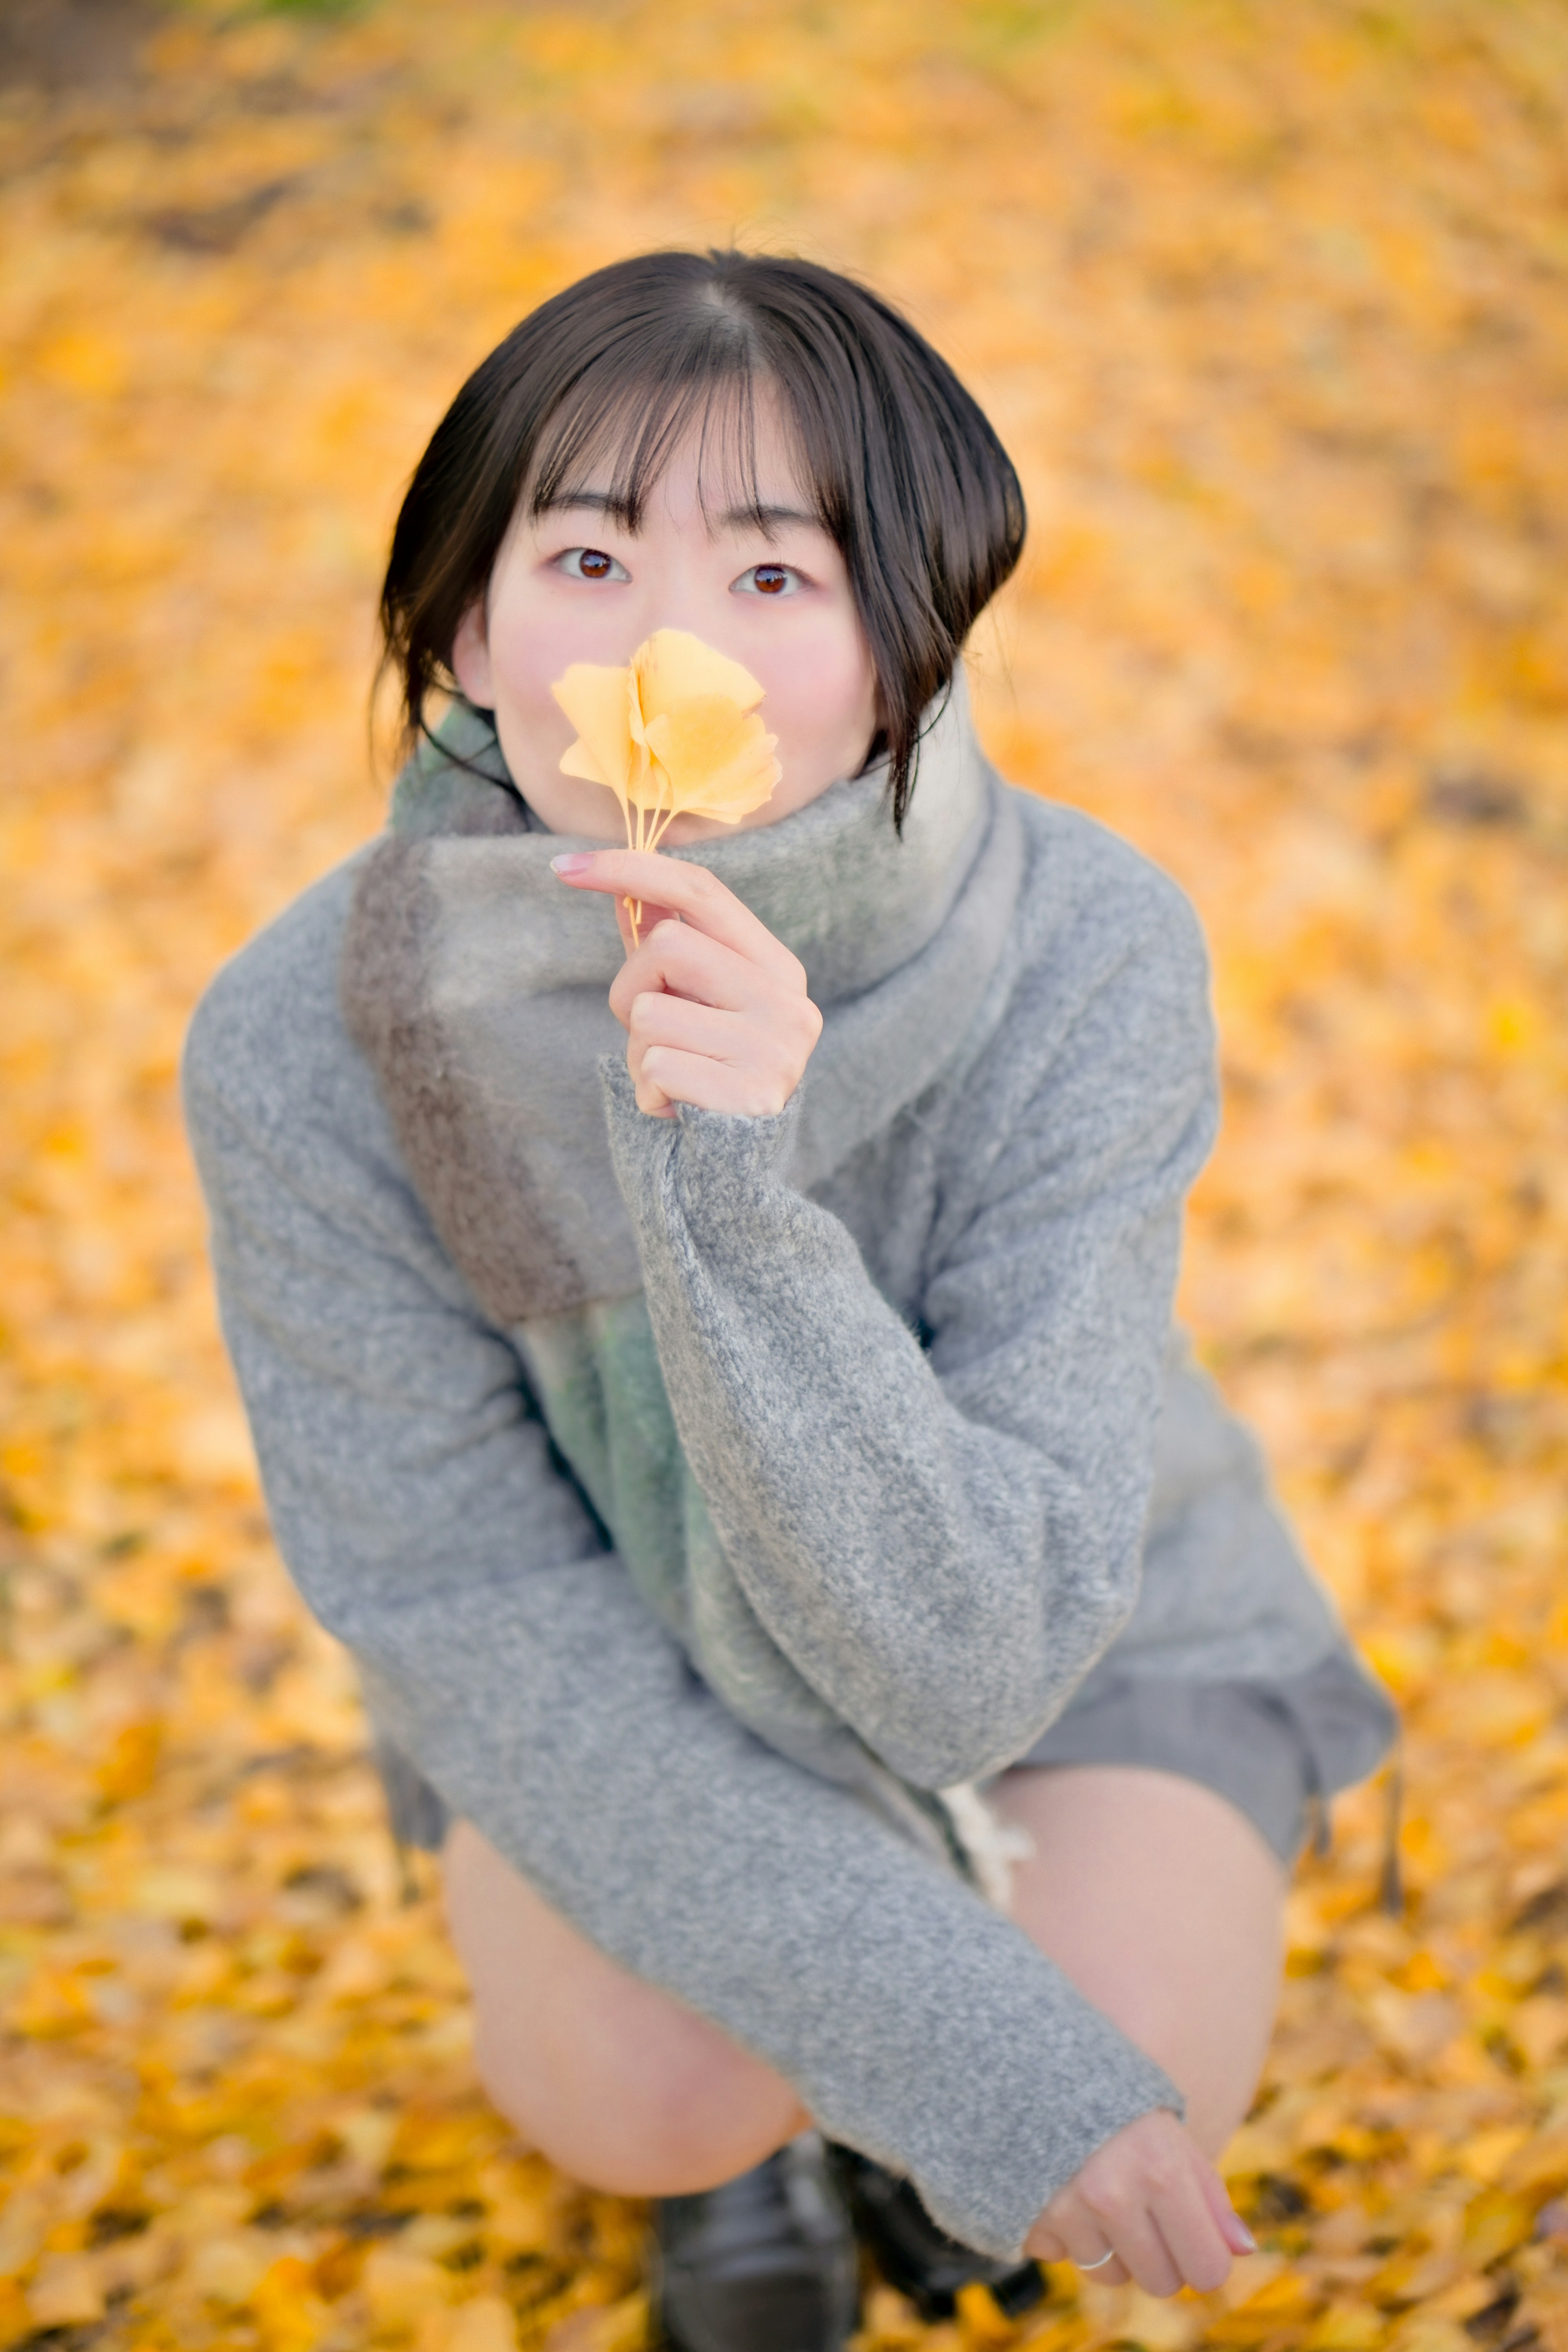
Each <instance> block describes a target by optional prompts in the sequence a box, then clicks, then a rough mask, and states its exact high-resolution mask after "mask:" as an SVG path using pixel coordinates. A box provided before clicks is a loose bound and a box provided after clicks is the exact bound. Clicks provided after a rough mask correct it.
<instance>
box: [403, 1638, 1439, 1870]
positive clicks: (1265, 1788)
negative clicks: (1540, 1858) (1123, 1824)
mask: <svg viewBox="0 0 1568 2352" xmlns="http://www.w3.org/2000/svg"><path fill="white" fill-rule="evenodd" d="M1398 1728H1399V1726H1398V1717H1396V1714H1395V1711H1394V1707H1393V1706H1392V1704H1391V1702H1390V1700H1389V1698H1388V1696H1387V1694H1386V1693H1385V1691H1384V1690H1383V1689H1382V1688H1381V1686H1380V1685H1378V1684H1376V1683H1375V1682H1374V1681H1373V1679H1372V1677H1371V1676H1370V1675H1368V1674H1367V1673H1366V1671H1365V1669H1364V1667H1363V1666H1361V1665H1360V1664H1358V1663H1357V1660H1356V1658H1355V1655H1354V1652H1353V1651H1352V1650H1351V1649H1350V1647H1349V1645H1348V1644H1346V1645H1344V1646H1343V1647H1342V1648H1338V1649H1334V1650H1331V1651H1330V1652H1329V1654H1328V1655H1327V1656H1326V1657H1325V1658H1322V1659H1320V1660H1319V1661H1318V1663H1317V1664H1315V1665H1313V1666H1310V1667H1309V1668H1307V1670H1306V1671H1305V1672H1304V1673H1302V1674H1299V1675H1281V1676H1279V1677H1278V1678H1277V1679H1275V1680H1273V1681H1268V1680H1263V1679H1260V1680H1258V1681H1255V1682H1209V1683H1203V1682H1182V1681H1177V1680H1176V1678H1175V1677H1174V1676H1172V1675H1128V1674H1117V1673H1107V1672H1106V1670H1105V1668H1104V1666H1103V1665H1102V1666H1101V1668H1100V1669H1099V1670H1098V1671H1097V1672H1096V1673H1095V1674H1094V1675H1093V1676H1092V1678H1091V1681H1090V1683H1089V1684H1087V1685H1085V1687H1084V1688H1083V1689H1082V1691H1081V1692H1080V1693H1079V1694H1078V1696H1076V1697H1075V1698H1073V1699H1071V1701H1070V1702H1069V1704H1068V1706H1067V1707H1066V1709H1065V1710H1064V1711H1063V1713H1062V1714H1061V1715H1060V1716H1059V1717H1057V1719H1056V1721H1055V1722H1054V1723H1053V1724H1052V1725H1051V1728H1050V1730H1049V1731H1047V1732H1044V1733H1042V1734H1041V1736H1040V1738H1039V1739H1037V1740H1036V1741H1035V1743H1034V1746H1033V1747H1032V1748H1030V1750H1029V1752H1028V1754H1027V1755H1025V1756H1020V1757H1019V1761H1018V1764H1017V1765H1016V1766H1015V1767H1014V1768H1013V1769H1015V1770H1018V1769H1022V1768H1023V1767H1025V1766H1030V1767H1038V1768H1040V1769H1049V1768H1050V1767H1051V1766H1053V1765H1064V1764H1139V1765H1143V1766H1145V1768H1147V1769H1150V1770H1153V1771H1156V1772H1174V1773H1176V1775H1177V1776H1178V1777H1179V1778H1180V1779H1182V1780H1196V1781H1197V1782H1198V1783H1199V1784H1200V1785H1201V1786H1202V1787H1204V1788H1206V1789H1213V1790H1215V1791H1216V1793H1217V1794H1218V1795H1219V1796H1221V1797H1224V1798H1226V1799H1228V1801H1229V1802H1230V1803H1231V1804H1233V1805H1234V1806H1235V1807H1236V1808H1237V1810H1238V1811H1239V1812H1242V1813H1244V1814H1245V1815H1246V1817H1247V1819H1248V1820H1249V1822H1252V1823H1253V1825H1254V1826H1255V1827H1256V1828H1257V1829H1258V1830H1259V1831H1260V1832H1261V1834H1262V1835H1263V1837H1264V1838H1266V1839H1267V1841H1268V1843H1270V1845H1271V1846H1272V1847H1273V1849H1274V1852H1275V1853H1277V1854H1278V1855H1279V1857H1280V1859H1281V1862H1282V1863H1283V1864H1285V1865H1286V1867H1287V1868H1289V1867H1290V1865H1291V1864H1293V1863H1294V1862H1295V1860H1296V1858H1297V1856H1298V1855H1299V1853H1301V1847H1302V1846H1303V1844H1304V1843H1306V1840H1307V1838H1308V1836H1309V1835H1312V1836H1313V1837H1315V1839H1316V1842H1317V1843H1318V1845H1319V1846H1320V1848H1321V1847H1322V1846H1323V1845H1325V1844H1326V1843H1327V1835H1328V1801H1329V1799H1330V1798H1331V1797H1332V1796H1333V1795H1334V1794H1335V1792H1336V1791H1337V1790H1341V1789H1348V1788H1350V1787H1351V1786H1352V1785H1353V1784H1354V1782H1355V1781H1357V1780H1364V1779H1365V1778H1366V1776H1367V1774H1368V1773H1369V1772H1372V1771H1374V1770H1375V1769H1376V1768H1377V1766H1378V1765H1379V1764H1380V1763H1381V1762H1382V1761H1383V1759H1384V1758H1385V1756H1386V1755H1387V1754H1388V1752H1389V1750H1390V1748H1392V1747H1393V1744H1394V1742H1395V1740H1396V1738H1397V1736H1398ZM372 1732H373V1737H374V1754H375V1759H376V1763H377V1766H378V1767H379V1769H380V1771H381V1775H382V1782H383V1784H384V1786H385V1789H386V1795H387V1810H388V1812H389V1814H390V1816H391V1823H392V1836H393V1839H394V1840H395V1841H396V1843H397V1844H398V1845H399V1846H400V1847H407V1846H418V1847H422V1848H423V1849H424V1850H425V1851H426V1852H428V1853H434V1852H436V1851H438V1850H439V1848H440V1846H441V1843H442V1840H443V1839H444V1836H445V1834H446V1827H447V1823H448V1822H449V1820H450V1819H451V1815H450V1813H449V1811H448V1809H447V1807H446V1805H445V1804H444V1802H443V1801H442V1799H441V1797H440V1796H439V1795H438V1794H437V1793H436V1791H435V1790H434V1789H433V1788H432V1787H431V1785H430V1783H429V1781H428V1780H424V1779H423V1777H422V1776H421V1774H420V1773H419V1772H418V1771H417V1770H416V1769H415V1768H414V1766H413V1764H412V1763H411V1762H410V1761H409V1759H408V1758H407V1757H406V1756H405V1755H404V1754H403V1753H402V1749H401V1748H397V1747H395V1746H394V1745H393V1743H392V1741H391V1740H389V1739H388V1738H385V1737H384V1735H382V1733H381V1732H380V1731H379V1730H375V1728H374V1726H373V1722H372Z"/></svg>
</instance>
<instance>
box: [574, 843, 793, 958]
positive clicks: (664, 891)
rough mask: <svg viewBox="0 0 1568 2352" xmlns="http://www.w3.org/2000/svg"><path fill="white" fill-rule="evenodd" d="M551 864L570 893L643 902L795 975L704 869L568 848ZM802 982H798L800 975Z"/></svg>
mask: <svg viewBox="0 0 1568 2352" xmlns="http://www.w3.org/2000/svg"><path fill="white" fill-rule="evenodd" d="M550 864H551V866H552V868H553V870H554V871H555V873H556V874H557V875H559V877H560V879H561V880H562V881H563V882H564V883H566V884H567V885H568V887H570V888H571V889H574V890H613V891H618V892H620V893H621V894H622V896H623V897H625V898H642V899H643V900H644V901H645V902H646V903H648V904H650V905H657V906H659V907H662V908H665V909H666V910H667V911H669V912H670V913H673V914H677V915H679V916H680V918H681V919H682V921H683V922H686V923H690V924H692V925H693V926H694V927H695V929H697V930H699V931H703V932H706V935H707V937H708V938H709V939H714V940H722V941H723V942H724V944H725V946H726V947H729V948H733V949H734V950H735V951H736V953H737V955H742V956H745V957H747V959H748V960H749V961H751V962H753V963H759V964H761V965H763V966H764V967H765V968H766V969H769V970H772V971H779V972H783V971H791V972H800V962H799V960H798V959H797V958H796V957H794V956H792V955H791V954H790V952H789V949H788V948H787V947H786V946H785V945H784V943H783V941H782V940H776V939H775V938H774V936H773V934H772V932H771V931H770V930H769V929H768V926H767V924H766V923H763V922H759V921H758V918H757V917H756V916H755V915H754V914H753V913H752V911H751V909H750V908H749V907H747V906H746V905H744V904H743V903H742V901H741V900H740V899H738V898H737V897H736V895H735V893H734V891H733V890H729V889H727V888H726V887H725V885H724V884H723V883H722V882H721V881H720V880H719V878H718V877H717V876H716V874H710V873H709V872H708V870H707V867H706V866H688V865H686V864H685V863H683V861H682V860H681V859H679V858H675V857H666V856H663V855H661V854H660V853H659V852H658V851H655V850H647V849H587V850H570V851H567V852H564V853H563V854H562V855H561V856H559V857H555V858H552V859H551V860H550ZM801 978H802V982H803V981H804V974H803V973H802V974H801Z"/></svg>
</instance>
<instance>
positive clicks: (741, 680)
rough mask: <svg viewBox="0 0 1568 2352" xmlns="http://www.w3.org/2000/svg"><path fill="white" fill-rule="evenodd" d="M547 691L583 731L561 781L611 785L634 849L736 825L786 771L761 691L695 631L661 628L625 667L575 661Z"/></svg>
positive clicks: (635, 914)
mask: <svg viewBox="0 0 1568 2352" xmlns="http://www.w3.org/2000/svg"><path fill="white" fill-rule="evenodd" d="M550 692H551V693H552V694H553V695H554V697H555V698H556V700H557V701H558V702H559V705H560V707H561V709H563V710H564V711H565V713H566V715H567V717H568V718H569V719H570V720H571V722H572V724H573V726H574V727H575V728H576V729H577V740H576V741H575V742H574V743H572V744H570V746H569V747H568V749H567V750H566V751H565V752H563V753H562V755H561V762H560V767H561V773H562V774H563V775H567V776H580V777H582V778H584V779H585V780H586V782H589V783H592V784H605V785H608V787H609V789H610V790H611V791H612V793H614V794H615V797H616V799H617V800H618V801H619V802H620V803H621V810H622V815H623V816H624V818H625V820H626V841H627V845H628V846H629V847H630V848H632V849H656V848H657V847H658V845H659V841H660V838H661V836H662V835H664V833H666V832H667V831H668V829H669V827H670V825H671V824H673V823H674V819H675V818H676V817H678V816H684V815H688V814H689V815H692V816H702V817H706V818H708V819H710V820H712V821H713V822H715V823H716V824H739V823H740V821H741V819H742V818H743V817H746V816H749V815H750V814H751V812H752V810H753V809H758V808H760V807H761V806H762V803H763V802H764V801H766V800H767V799H768V797H769V795H770V794H771V793H772V791H773V788H774V786H775V785H776V784H777V783H778V782H779V776H780V775H781V774H782V772H783V771H782V769H781V768H780V766H779V761H778V759H777V758H776V757H775V751H776V747H777V744H778V738H777V736H774V735H769V734H768V731H767V730H766V729H765V728H764V726H763V724H762V721H761V719H758V718H757V717H756V716H755V710H756V706H757V704H758V703H759V702H760V701H761V699H762V695H763V689H762V688H761V686H760V685H759V684H758V681H757V679H756V678H754V677H752V675H751V672H750V671H749V670H748V669H746V668H744V667H742V666H741V664H740V663H739V662H737V661H731V660H730V658H729V656H727V654H721V653H716V651H715V650H714V648H713V646H706V645H704V643H703V641H702V639H701V638H700V637H695V636H693V635H692V634H691V632H690V630H689V629H655V630H654V632H653V635H652V636H651V637H645V638H644V639H643V643H642V644H641V645H640V646H638V647H637V650H636V652H635V653H634V654H633V655H632V658H631V660H630V662H629V663H628V664H627V666H626V667H625V668H624V669H607V668H605V667H601V665H599V664H596V663H593V662H573V663H572V664H571V666H570V668H569V669H568V670H567V671H566V672H565V674H564V675H563V676H562V677H559V678H557V680H556V682H555V684H554V685H553V686H552V687H551V688H550ZM633 810H635V812H636V814H635V816H633V814H632V812H633ZM628 904H629V905H630V904H631V902H630V901H628ZM640 914H641V909H640V908H633V909H632V937H633V939H635V937H636V934H637V924H638V921H639V919H640Z"/></svg>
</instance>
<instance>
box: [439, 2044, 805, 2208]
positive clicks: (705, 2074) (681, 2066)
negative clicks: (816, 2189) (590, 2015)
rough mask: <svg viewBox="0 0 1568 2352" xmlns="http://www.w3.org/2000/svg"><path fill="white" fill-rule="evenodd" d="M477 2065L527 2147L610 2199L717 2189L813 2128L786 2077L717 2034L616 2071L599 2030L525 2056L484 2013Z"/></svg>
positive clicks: (644, 2053)
mask: <svg viewBox="0 0 1568 2352" xmlns="http://www.w3.org/2000/svg"><path fill="white" fill-rule="evenodd" d="M692 2023H694V2024H695V2025H697V2026H701V2025H702V2024H703V2021H702V2020H700V2019H694V2020H692ZM475 2063H476V2070H477V2072H478V2075H479V2079H480V2082H481V2084H483V2086H484V2089H485V2092H486V2096H487V2097H488V2098H489V2099H490V2101H491V2102H492V2104H493V2105H495V2106H497V2108H498V2109H499V2110H500V2112H501V2113H502V2114H503V2115H504V2116H506V2117H507V2120H508V2121H509V2122H510V2123H513V2124H515V2125H516V2126H517V2129H518V2130H519V2131H520V2132H521V2133H522V2134H523V2135H524V2137H527V2138H528V2140H529V2141H531V2142H532V2144H533V2145H534V2146H535V2147H538V2148H539V2149H540V2150H541V2151H542V2152H543V2153H544V2154H545V2155H546V2156H548V2157H549V2158H550V2159H551V2161H552V2162H553V2163H556V2164H559V2166H560V2168H561V2169H562V2170H563V2171H564V2172H568V2173H570V2175H571V2177H572V2178H573V2179H576V2180H581V2181H583V2182H585V2183H586V2184H587V2185H588V2186H589V2187H590V2188H593V2189H604V2190H606V2191H608V2192H610V2193H612V2194H613V2195H615V2196H621V2197H674V2196H685V2195H689V2194H690V2193H692V2192H693V2191H695V2190H696V2189H711V2188H713V2187H715V2186H716V2183H717V2182H719V2181H721V2180H728V2179H733V2178H734V2176H735V2175H736V2174H737V2173H739V2172H745V2171H747V2170H748V2169H749V2168H750V2167H751V2166H752V2165H754V2164H759V2163H760V2162H761V2160H762V2158H764V2157H765V2156H768V2155H770V2154H771V2153H772V2151H773V2150H774V2149H775V2148H776V2147H780V2146H782V2144H783V2142H784V2141H785V2140H787V2139H789V2138H790V2137H792V2135H793V2134H794V2133H795V2132H797V2131H799V2130H800V2129H801V2127H802V2126H803V2125H804V2123H805V2121H806V2117H805V2116H804V2114H803V2112H802V2110H801V2108H800V2102H799V2100H798V2099H797V2098H796V2095H795V2094H794V2092H793V2091H792V2090H791V2089H790V2087H789V2084H787V2083H785V2082H784V2081H783V2080H782V2078H781V2077H780V2076H779V2075H777V2074H773V2073H772V2072H771V2070H770V2069H769V2068H768V2067H766V2066H764V2065H762V2064H761V2063H759V2062H758V2060H756V2059H753V2058H751V2057H750V2056H749V2055H748V2054H747V2053H746V2052H745V2051H743V2050H741V2049H739V2048H738V2047H737V2045H736V2044H734V2043H731V2042H727V2041H726V2040H724V2039H723V2038H721V2037H720V2036H719V2035H718V2034H717V2033H716V2032H715V2033H713V2034H712V2036H711V2040H707V2041H705V2040H703V2039H701V2038H698V2037H694V2036H690V2035H687V2034H685V2033H683V2032H676V2033H674V2035H672V2036H671V2037H670V2038H669V2039H668V2040H667V2041H665V2040H664V2039H662V2038H653V2039H649V2040H646V2041H644V2042H642V2043H641V2045H640V2046H639V2047H637V2048H636V2049H635V2050H634V2051H630V2050H626V2051H623V2052H622V2056H621V2059H620V2062H619V2063H617V2062H616V2059H615V2056H614V2053H613V2052H612V2051H611V2050H610V2049H608V2048H607V2047H606V2041H605V2037H604V2036H603V2034H602V2033H601V2032H596V2033H594V2034H593V2035H591V2036H590V2037H585V2038H582V2039H579V2038H578V2037H576V2036H574V2035H571V2034H570V2033H558V2034H557V2035H556V2036H555V2037H554V2038H553V2039H552V2042H551V2046H549V2048H548V2049H547V2050H543V2051H541V2050H539V2049H538V2048H533V2049H519V2047H518V2043H517V2034H516V2032H515V2030H514V2027H513V2024H512V2021H510V2020H501V2021H495V2022H494V2023H492V2024H489V2025H487V2023H486V2019H485V2017H484V2015H483V2014H481V2016H480V2018H479V2019H478V2021H477V2022H476V2038H475Z"/></svg>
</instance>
